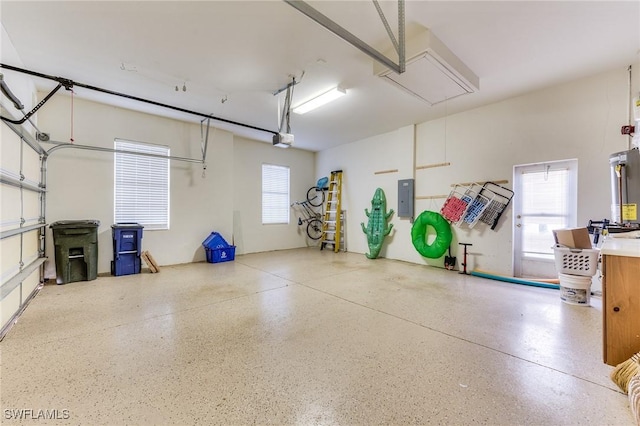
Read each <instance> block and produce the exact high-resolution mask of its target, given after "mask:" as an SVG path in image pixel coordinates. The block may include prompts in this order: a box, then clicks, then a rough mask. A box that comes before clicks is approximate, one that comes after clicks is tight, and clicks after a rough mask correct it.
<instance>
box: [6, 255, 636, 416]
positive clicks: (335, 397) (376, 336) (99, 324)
mask: <svg viewBox="0 0 640 426" xmlns="http://www.w3.org/2000/svg"><path fill="white" fill-rule="evenodd" d="M601 325H602V321H601V305H600V300H599V299H597V298H593V299H592V306H591V307H579V306H572V305H566V304H563V303H562V302H561V301H560V298H559V295H558V292H557V291H555V290H548V289H541V288H533V287H525V286H519V285H513V284H506V283H501V282H497V281H491V280H485V279H482V278H477V277H472V276H464V275H460V274H458V273H456V272H450V271H444V270H438V269H433V268H428V267H425V266H419V265H413V264H408V263H403V262H396V261H390V260H385V259H377V260H368V259H366V258H365V257H364V255H359V254H353V253H337V254H336V253H332V252H329V251H322V252H321V251H318V250H316V249H299V250H287V251H279V252H270V253H260V254H251V255H243V256H237V257H236V260H235V261H234V262H228V263H219V264H206V263H200V264H192V265H181V266H174V267H164V268H162V271H161V273H160V274H153V275H152V274H148V273H143V274H139V275H134V276H124V277H99V278H98V279H97V280H95V281H91V282H80V283H71V284H67V285H62V286H56V285H47V286H45V287H44V289H43V290H42V291H41V293H40V294H39V295H38V296H37V297H36V298H35V299H34V300H33V301H32V303H31V304H30V305H29V307H28V308H27V310H26V312H25V313H24V315H23V316H22V318H21V319H20V321H19V322H18V323H17V325H16V326H15V327H14V328H13V329H12V330H11V332H10V333H9V334H8V335H7V337H6V338H5V339H4V341H3V342H2V343H0V350H1V360H0V363H1V364H0V368H1V374H2V376H1V377H2V388H1V406H2V420H0V421H1V422H2V423H3V424H12V423H14V422H15V417H16V416H19V415H20V414H21V413H22V415H23V416H24V415H26V416H27V418H28V420H27V421H26V422H25V423H30V424H32V423H37V424H48V423H52V424H65V423H69V424H92V425H98V424H109V425H120V424H180V425H187V424H221V425H236V424H238V425H244V424H287V425H289V424H297V425H311V424H313V425H316V424H341V425H352V424H363V425H372V424H393V425H400V424H423V423H431V424H455V425H460V424H500V425H502V424H504V425H515V424H532V425H534V424H535V425H563V424H567V425H568V424H593V425H605V424H616V425H618V424H620V425H627V424H633V419H632V417H631V414H630V410H629V406H628V400H627V398H626V396H625V395H623V394H621V393H620V392H618V391H617V389H616V387H615V385H614V384H613V382H611V381H610V379H609V377H608V374H609V372H610V370H611V367H609V366H606V365H605V364H603V363H602V355H601V352H602V350H601V347H602V343H601V342H602V331H601ZM20 410H22V411H20ZM25 410H31V411H25ZM44 410H48V411H44ZM47 413H48V414H47ZM51 414H53V415H55V416H57V417H58V418H59V420H55V421H46V420H42V419H39V420H36V419H35V418H37V417H38V416H46V415H51Z"/></svg>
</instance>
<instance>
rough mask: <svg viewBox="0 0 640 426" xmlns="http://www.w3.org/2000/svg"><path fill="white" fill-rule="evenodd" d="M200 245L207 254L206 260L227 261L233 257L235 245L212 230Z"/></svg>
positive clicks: (211, 261) (210, 261)
mask: <svg viewBox="0 0 640 426" xmlns="http://www.w3.org/2000/svg"><path fill="white" fill-rule="evenodd" d="M202 246H203V247H204V251H205V253H206V255H207V262H209V263H219V262H229V261H232V260H234V259H235V254H236V246H232V245H230V244H229V243H227V241H226V240H225V239H224V238H223V237H222V235H220V234H219V233H217V232H212V233H211V234H210V235H209V236H208V237H207V238H206V239H205V240H204V241H203V242H202Z"/></svg>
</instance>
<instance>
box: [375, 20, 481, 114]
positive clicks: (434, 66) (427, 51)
mask: <svg viewBox="0 0 640 426" xmlns="http://www.w3.org/2000/svg"><path fill="white" fill-rule="evenodd" d="M405 52H406V54H405V57H406V67H405V72H403V73H402V74H397V73H396V72H395V71H393V70H390V69H389V68H387V67H385V66H384V65H382V64H381V63H379V62H377V61H376V62H374V63H373V71H374V74H375V75H377V76H379V77H381V78H383V79H384V80H385V81H388V82H390V83H392V84H394V85H396V86H398V87H400V88H401V89H402V90H404V91H406V92H408V93H410V94H412V95H413V96H415V97H417V98H418V99H421V100H423V101H425V102H427V103H428V104H430V105H435V104H438V103H440V102H443V101H445V100H447V99H452V98H456V97H458V96H461V95H465V94H467V93H474V92H476V91H478V90H479V88H480V81H479V78H478V76H477V75H475V74H474V73H473V71H471V70H470V69H469V68H468V67H467V66H466V65H465V64H464V63H463V62H462V61H461V60H460V59H459V58H458V57H457V56H456V55H454V54H453V52H451V51H450V50H449V49H448V48H447V46H445V45H444V43H442V42H441V41H440V40H439V39H438V38H437V37H436V36H435V35H433V33H432V32H431V31H429V30H428V29H426V28H425V30H424V31H422V32H420V33H419V34H418V35H416V36H415V37H413V38H411V39H407V43H406V49H405Z"/></svg>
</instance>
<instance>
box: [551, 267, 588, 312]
mask: <svg viewBox="0 0 640 426" xmlns="http://www.w3.org/2000/svg"><path fill="white" fill-rule="evenodd" d="M559 275H560V300H562V301H563V302H564V303H568V304H569V305H579V306H589V302H590V301H591V277H583V276H578V275H569V274H559Z"/></svg>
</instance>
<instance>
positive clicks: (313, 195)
mask: <svg viewBox="0 0 640 426" xmlns="http://www.w3.org/2000/svg"><path fill="white" fill-rule="evenodd" d="M325 190H326V189H324V188H322V187H319V186H312V187H311V188H309V190H308V191H307V201H308V202H309V204H311V205H312V206H313V207H322V205H323V204H324V192H325Z"/></svg>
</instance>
